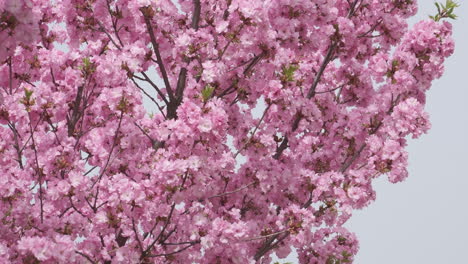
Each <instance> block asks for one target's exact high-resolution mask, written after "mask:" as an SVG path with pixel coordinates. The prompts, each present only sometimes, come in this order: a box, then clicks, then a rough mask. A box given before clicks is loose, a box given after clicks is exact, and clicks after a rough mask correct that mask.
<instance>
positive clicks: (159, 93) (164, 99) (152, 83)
mask: <svg viewBox="0 0 468 264" xmlns="http://www.w3.org/2000/svg"><path fill="white" fill-rule="evenodd" d="M141 74H143V77H145V81H146V82H148V83H149V84H150V85H151V86H152V87H153V88H154V90H156V92H157V93H158V95H159V96H160V97H161V99H162V100H163V101H164V103H166V105H167V104H169V101H167V99H166V96H165V95H164V94H163V93H162V92H161V89H159V87H158V86H157V85H156V84H155V83H154V82H153V81H152V80H151V78H150V77H149V76H148V75H146V73H145V72H141ZM135 77H137V76H135Z"/></svg>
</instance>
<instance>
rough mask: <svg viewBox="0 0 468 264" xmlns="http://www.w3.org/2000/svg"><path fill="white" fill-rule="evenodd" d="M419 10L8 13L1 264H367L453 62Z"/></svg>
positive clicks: (13, 8)
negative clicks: (414, 19) (293, 260)
mask: <svg viewBox="0 0 468 264" xmlns="http://www.w3.org/2000/svg"><path fill="white" fill-rule="evenodd" d="M416 11H417V3H416V1H414V0H381V1H373V0H263V1H259V0H254V1H252V0H250V1H247V0H226V1H224V0H223V1H220V0H204V1H200V0H193V1H188V0H184V1H182V0H180V1H173V0H158V1H155V0H54V1H48V0H0V42H1V45H0V124H1V125H0V175H1V176H0V177H1V182H2V183H1V184H0V196H1V197H0V198H1V199H0V218H1V224H0V262H2V263H39V262H40V263H66V262H71V263H168V262H171V263H270V261H271V255H272V253H276V255H277V256H278V257H280V258H283V257H286V256H288V254H290V252H291V251H292V249H293V248H295V250H296V251H297V253H298V256H299V261H300V263H311V264H312V263H317V264H322V263H327V264H328V263H335V264H336V263H352V262H353V260H354V256H355V254H356V253H357V251H358V248H359V245H358V239H357V238H356V236H355V235H354V234H352V233H351V232H350V231H348V230H346V228H344V227H343V225H344V223H346V221H347V220H348V219H349V218H350V217H351V216H352V213H353V211H354V210H357V209H361V208H363V207H365V206H367V205H369V204H370V203H371V202H372V201H373V200H374V199H375V197H376V194H375V191H374V189H373V187H372V182H373V180H374V179H375V178H377V177H379V176H382V175H385V176H387V177H388V178H389V181H391V182H399V181H402V180H404V179H405V178H406V177H407V175H408V173H407V170H406V168H407V163H408V154H407V152H406V151H405V146H406V144H407V139H408V137H413V138H417V137H419V136H420V135H422V134H423V133H426V132H427V131H428V129H429V128H430V122H429V117H428V114H427V113H426V112H425V111H424V106H425V92H426V91H427V90H428V89H429V88H430V86H431V83H432V81H433V80H434V79H436V78H439V77H440V76H441V75H442V73H443V70H444V68H443V63H444V61H445V59H446V58H447V57H449V56H450V55H451V54H452V53H453V50H454V42H453V39H452V38H451V34H452V28H451V24H450V23H449V22H447V21H442V20H441V21H437V22H436V21H433V20H429V19H428V20H424V21H421V22H419V23H417V24H416V25H414V26H413V27H412V28H409V27H408V25H407V19H408V18H409V17H411V16H412V15H414V14H415V13H416ZM156 76H157V77H156ZM144 102H145V103H144Z"/></svg>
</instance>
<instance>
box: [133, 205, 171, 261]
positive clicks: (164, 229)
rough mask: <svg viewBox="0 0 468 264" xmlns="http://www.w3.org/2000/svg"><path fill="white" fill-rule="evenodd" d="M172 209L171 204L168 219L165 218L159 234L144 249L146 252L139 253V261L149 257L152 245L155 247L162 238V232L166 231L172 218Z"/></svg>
mask: <svg viewBox="0 0 468 264" xmlns="http://www.w3.org/2000/svg"><path fill="white" fill-rule="evenodd" d="M174 208H175V204H173V205H172V206H171V211H170V212H169V215H168V217H167V218H166V222H165V223H164V226H163V228H162V230H161V232H159V234H158V236H157V237H156V238H155V239H154V240H153V242H152V243H151V244H150V245H149V246H148V247H147V248H146V250H144V251H143V252H142V253H141V256H140V259H145V258H146V257H148V256H149V253H150V252H151V250H152V248H153V247H154V245H156V243H157V242H158V241H159V239H160V238H161V237H163V236H164V232H165V231H166V229H167V226H168V225H169V223H170V221H171V218H172V213H173V212H174Z"/></svg>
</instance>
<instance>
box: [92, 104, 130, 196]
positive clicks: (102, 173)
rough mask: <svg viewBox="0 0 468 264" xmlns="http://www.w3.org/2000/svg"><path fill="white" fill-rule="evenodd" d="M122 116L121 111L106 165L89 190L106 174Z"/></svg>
mask: <svg viewBox="0 0 468 264" xmlns="http://www.w3.org/2000/svg"><path fill="white" fill-rule="evenodd" d="M123 114H124V112H123V111H121V112H120V117H119V123H118V125H117V129H116V130H115V134H114V139H113V141H112V147H111V149H110V151H109V155H108V157H107V160H106V164H105V165H104V167H103V168H102V171H101V173H100V174H99V176H98V178H97V179H96V181H95V182H94V183H93V185H92V186H91V189H92V188H93V187H94V185H95V184H96V183H97V182H98V181H100V180H101V178H102V176H103V175H104V173H105V172H106V170H107V167H108V166H109V163H110V159H111V156H112V153H113V152H114V149H115V144H116V142H117V137H118V135H119V132H120V127H121V125H122V119H123Z"/></svg>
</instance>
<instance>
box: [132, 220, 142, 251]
mask: <svg viewBox="0 0 468 264" xmlns="http://www.w3.org/2000/svg"><path fill="white" fill-rule="evenodd" d="M132 229H133V233H135V239H136V241H137V242H138V246H139V247H140V250H141V251H142V252H143V245H142V244H141V240H140V237H139V236H138V232H137V230H136V226H135V219H134V218H133V217H132Z"/></svg>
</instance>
